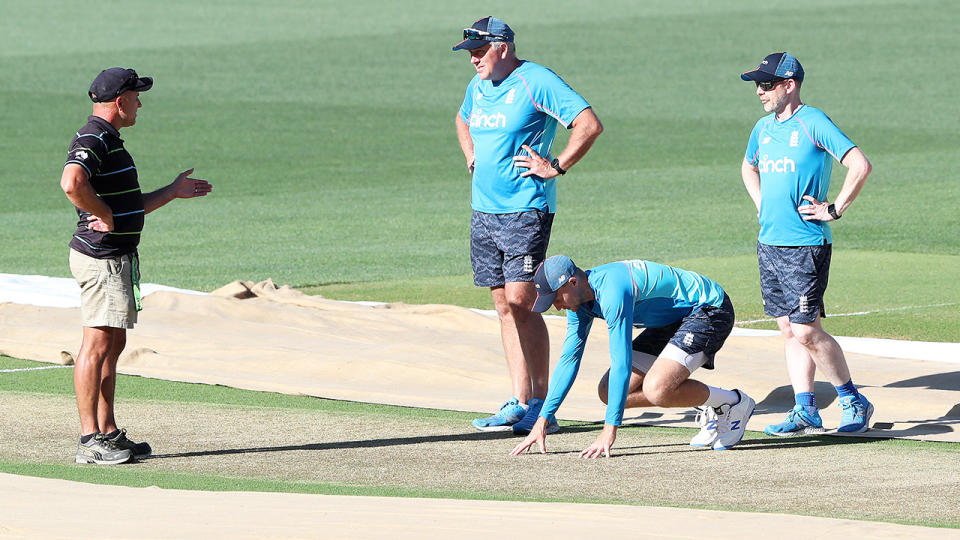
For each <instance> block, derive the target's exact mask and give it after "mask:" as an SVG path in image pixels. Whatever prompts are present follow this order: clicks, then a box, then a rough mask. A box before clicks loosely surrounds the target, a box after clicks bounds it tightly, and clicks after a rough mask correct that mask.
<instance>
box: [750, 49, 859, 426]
mask: <svg viewBox="0 0 960 540" xmlns="http://www.w3.org/2000/svg"><path fill="white" fill-rule="evenodd" d="M803 76H804V73H803V67H802V66H801V65H800V62H799V61H798V60H797V59H796V58H794V57H793V56H792V55H790V54H787V53H785V52H778V53H773V54H770V55H768V56H767V57H766V58H764V59H763V62H762V63H761V64H760V65H759V66H758V67H757V68H756V69H754V70H752V71H748V72H746V73H742V74H741V75H740V77H741V78H742V79H743V80H745V81H753V82H754V83H755V84H756V86H757V96H759V98H760V102H761V103H762V104H763V109H764V110H765V111H767V112H768V113H770V114H769V115H767V116H765V117H763V118H761V119H760V120H759V121H758V122H757V124H756V125H755V126H754V128H753V132H752V133H750V139H749V141H748V142H747V152H746V156H745V157H744V159H743V165H742V166H741V175H742V177H743V184H744V185H745V186H746V188H747V193H749V194H750V198H751V199H753V202H754V204H755V205H756V207H757V211H758V214H757V215H758V217H759V221H760V235H759V240H758V242H757V256H758V260H759V265H760V286H761V291H762V294H763V305H764V311H765V312H766V313H767V315H770V316H771V317H776V319H777V325H778V326H779V327H780V333H781V335H782V336H783V338H784V340H785V347H784V349H785V354H786V359H787V372H788V373H789V376H790V382H791V384H792V385H793V391H794V394H795V399H796V404H795V406H794V408H793V409H792V410H791V411H790V412H789V413H788V414H787V418H786V419H785V420H784V421H783V422H782V423H780V424H775V425H771V426H768V427H767V428H766V430H765V432H766V433H767V434H768V435H774V436H779V437H789V436H793V435H797V434H809V433H820V432H822V431H823V422H822V420H821V419H820V414H819V412H818V410H817V405H816V400H815V397H814V393H813V379H814V373H815V371H816V370H817V369H819V370H820V371H821V372H822V373H823V374H824V375H825V376H826V377H827V379H828V380H829V381H830V382H831V383H832V384H833V385H834V386H835V387H836V389H837V394H838V395H839V398H840V399H839V405H840V407H841V408H842V409H843V412H842V415H841V420H840V425H839V426H838V428H837V431H839V432H847V433H860V432H863V431H866V430H867V429H868V427H869V422H870V416H871V415H872V414H873V404H871V403H870V402H869V401H868V400H867V398H866V397H864V396H863V395H861V394H860V393H859V392H858V391H857V388H856V386H854V384H853V381H852V380H851V377H850V370H849V368H848V367H847V361H846V359H845V358H844V356H843V350H842V349H841V348H840V345H839V344H838V343H837V341H836V340H835V339H833V337H832V336H830V334H828V333H826V332H825V331H824V330H823V327H822V326H821V324H820V318H821V317H822V316H824V315H825V311H824V304H823V295H824V292H825V291H826V288H827V277H828V274H829V270H830V255H831V249H832V244H833V237H832V235H831V232H830V226H829V224H828V223H829V222H831V221H835V220H838V219H840V217H841V216H842V215H843V214H844V213H845V212H846V211H847V209H848V208H849V207H850V204H851V203H852V202H853V200H854V199H855V198H856V197H857V195H858V194H859V193H860V190H861V188H863V184H864V182H866V180H867V176H869V175H870V172H871V171H872V167H871V165H870V161H869V160H867V157H866V156H865V155H864V154H863V152H861V151H860V149H859V148H857V147H856V146H855V145H854V144H853V142H851V141H850V139H848V138H847V136H846V135H844V134H843V132H842V131H840V129H839V128H838V127H837V126H836V125H834V123H833V122H832V121H831V120H830V118H829V117H827V115H826V114H824V113H823V112H822V111H820V110H818V109H815V108H813V107H811V106H809V105H805V104H804V103H803V102H802V101H800V86H801V84H802V83H803ZM834 159H835V160H837V161H839V162H840V163H842V164H843V166H844V167H846V168H847V175H846V178H845V179H844V181H843V186H842V187H841V189H840V193H839V194H838V195H837V198H836V200H834V201H833V202H832V203H830V202H828V201H827V191H828V190H829V189H830V172H831V168H832V164H833V160H834Z"/></svg>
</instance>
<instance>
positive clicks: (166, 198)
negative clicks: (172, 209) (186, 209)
mask: <svg viewBox="0 0 960 540" xmlns="http://www.w3.org/2000/svg"><path fill="white" fill-rule="evenodd" d="M176 198H177V197H176V195H175V190H174V185H173V184H167V185H166V186H164V187H162V188H160V189H158V190H156V191H151V192H150V193H145V194H144V195H143V211H144V212H145V213H147V214H149V213H150V212H153V211H154V210H156V209H157V208H160V207H161V206H163V205H165V204H167V203H168V202H170V201H172V200H174V199H176Z"/></svg>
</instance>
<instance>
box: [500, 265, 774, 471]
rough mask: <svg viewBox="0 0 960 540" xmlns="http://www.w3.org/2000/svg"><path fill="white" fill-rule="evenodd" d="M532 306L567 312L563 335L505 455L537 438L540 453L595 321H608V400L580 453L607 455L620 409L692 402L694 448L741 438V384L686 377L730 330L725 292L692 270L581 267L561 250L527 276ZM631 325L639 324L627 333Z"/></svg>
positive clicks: (746, 405) (748, 403) (746, 403)
mask: <svg viewBox="0 0 960 540" xmlns="http://www.w3.org/2000/svg"><path fill="white" fill-rule="evenodd" d="M534 284H535V285H536V288H537V300H536V303H535V304H534V307H533V310H534V311H536V312H544V311H546V310H547V309H549V308H550V306H551V305H553V306H554V307H556V308H557V309H558V310H559V309H565V310H567V337H566V339H565V340H564V343H563V352H562V353H561V356H560V360H559V361H558V362H557V366H556V368H555V369H554V372H553V375H552V377H551V381H550V387H549V390H548V392H547V398H546V399H545V400H544V405H543V408H542V409H541V411H540V416H539V418H538V419H537V421H536V423H535V424H534V425H533V426H532V428H531V430H530V434H529V435H528V436H527V438H526V439H524V441H523V442H522V443H520V444H518V445H517V447H516V448H514V449H513V452H511V453H512V455H519V454H521V453H523V452H524V451H526V450H528V449H529V448H530V447H531V446H533V444H534V443H537V444H539V446H540V452H541V453H544V452H546V446H545V439H546V434H547V432H548V429H547V428H548V426H549V425H550V424H552V423H554V422H555V421H556V420H555V418H554V414H555V413H556V411H557V409H559V407H560V404H561V403H562V402H563V399H564V398H565V397H566V395H567V392H569V390H570V387H571V386H572V385H573V381H574V379H575V378H576V376H577V371H578V370H579V367H580V360H581V358H582V357H583V351H584V347H585V346H586V340H587V335H588V333H589V332H590V327H591V325H592V324H593V320H594V319H596V318H600V319H603V320H605V321H606V322H607V330H608V331H609V334H610V370H609V371H608V372H607V373H606V374H605V375H604V376H603V378H602V379H601V381H600V385H599V388H598V391H599V394H600V399H601V400H603V401H604V402H605V403H606V404H607V414H606V419H605V421H604V426H603V431H602V432H601V433H600V435H599V436H598V437H597V440H596V441H595V442H594V443H593V444H592V445H590V447H588V448H587V449H585V450H584V451H582V452H581V453H580V457H583V458H596V457H600V456H601V455H602V456H606V457H609V456H610V448H611V447H612V446H613V442H614V440H615V439H616V436H617V428H618V427H619V426H620V423H621V422H622V421H623V411H624V409H625V408H627V407H650V406H656V407H696V408H697V411H698V414H697V422H698V424H699V426H700V432H699V433H697V435H696V436H695V437H694V438H693V440H692V441H690V444H691V446H695V447H707V446H709V447H712V448H713V449H714V450H726V449H728V448H730V447H732V446H733V445H735V444H737V443H738V442H740V439H742V438H743V432H744V428H745V427H746V424H747V421H748V420H749V419H750V416H751V415H752V414H753V409H754V406H755V402H754V400H753V399H752V398H750V396H748V395H746V394H745V393H743V392H742V391H740V390H724V389H722V388H716V387H713V386H708V385H706V384H703V383H701V382H699V381H696V380H693V379H690V375H691V373H693V371H694V370H696V369H697V368H700V367H704V368H706V369H713V361H714V356H715V355H716V352H717V351H718V350H719V349H720V347H721V346H723V342H724V341H725V340H726V338H727V336H728V335H730V331H731V330H732V329H733V322H734V311H733V305H732V304H731V302H730V297H729V296H727V294H726V292H724V290H723V288H722V287H721V286H720V285H719V284H717V283H716V282H714V281H712V280H710V279H708V278H706V277H704V276H701V275H700V274H697V273H695V272H689V271H687V270H681V269H679V268H673V267H670V266H666V265H663V264H659V263H655V262H651V261H642V260H632V261H621V262H614V263H609V264H605V265H602V266H598V267H596V268H593V269H590V270H586V271H584V270H581V269H580V268H577V266H576V265H575V264H574V263H573V261H571V260H570V258H569V257H566V256H564V255H555V256H553V257H550V258H548V259H547V260H546V261H544V262H543V264H541V265H540V267H539V268H538V269H537V272H536V274H535V276H534ZM633 327H641V328H644V330H643V331H642V332H641V333H640V334H639V335H638V336H637V337H636V339H633V336H632V333H633Z"/></svg>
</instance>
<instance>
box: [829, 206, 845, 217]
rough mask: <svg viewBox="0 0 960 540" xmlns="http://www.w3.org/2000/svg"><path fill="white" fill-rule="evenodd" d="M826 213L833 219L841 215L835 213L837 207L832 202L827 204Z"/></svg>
mask: <svg viewBox="0 0 960 540" xmlns="http://www.w3.org/2000/svg"><path fill="white" fill-rule="evenodd" d="M827 213H828V214H830V217H832V218H833V219H834V220H838V219H840V217H841V216H842V214H838V213H837V207H836V206H835V205H833V204H830V205H828V206H827Z"/></svg>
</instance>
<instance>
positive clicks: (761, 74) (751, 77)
mask: <svg viewBox="0 0 960 540" xmlns="http://www.w3.org/2000/svg"><path fill="white" fill-rule="evenodd" d="M740 78H741V79H743V80H745V81H754V82H767V81H773V80H776V79H780V78H781V77H777V76H776V75H774V74H773V73H767V72H766V71H760V70H759V69H755V70H753V71H747V72H746V73H741V74H740Z"/></svg>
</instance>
